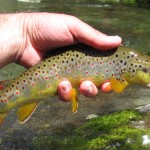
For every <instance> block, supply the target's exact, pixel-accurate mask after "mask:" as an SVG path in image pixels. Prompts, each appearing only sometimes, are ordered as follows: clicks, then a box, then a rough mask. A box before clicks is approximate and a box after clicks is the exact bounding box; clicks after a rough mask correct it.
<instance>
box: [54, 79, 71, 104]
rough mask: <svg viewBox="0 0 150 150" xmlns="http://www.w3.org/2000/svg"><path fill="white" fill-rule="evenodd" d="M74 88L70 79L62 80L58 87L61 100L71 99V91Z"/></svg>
mask: <svg viewBox="0 0 150 150" xmlns="http://www.w3.org/2000/svg"><path fill="white" fill-rule="evenodd" d="M71 90H72V86H71V83H70V82H69V81H62V82H60V83H59V85H58V87H57V92H58V97H59V99H60V100H61V101H65V102H67V101H70V92H71Z"/></svg>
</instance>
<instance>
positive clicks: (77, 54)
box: [76, 54, 86, 57]
mask: <svg viewBox="0 0 150 150" xmlns="http://www.w3.org/2000/svg"><path fill="white" fill-rule="evenodd" d="M85 55H86V54H85ZM76 57H79V55H78V54H76Z"/></svg>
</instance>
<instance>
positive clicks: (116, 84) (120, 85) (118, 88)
mask: <svg viewBox="0 0 150 150" xmlns="http://www.w3.org/2000/svg"><path fill="white" fill-rule="evenodd" d="M110 85H111V88H112V89H113V90H114V91H115V92H117V93H120V92H123V90H124V89H125V88H126V86H127V85H128V83H127V82H125V81H124V82H120V81H119V80H117V79H115V78H111V79H110Z"/></svg>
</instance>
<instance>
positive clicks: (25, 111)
mask: <svg viewBox="0 0 150 150" xmlns="http://www.w3.org/2000/svg"><path fill="white" fill-rule="evenodd" d="M37 105H38V103H31V104H28V105H25V106H22V107H20V108H19V109H18V111H17V116H18V120H19V121H20V122H21V123H25V122H26V121H27V120H28V119H29V118H30V117H31V115H32V114H33V112H34V111H35V109H36V107H37Z"/></svg>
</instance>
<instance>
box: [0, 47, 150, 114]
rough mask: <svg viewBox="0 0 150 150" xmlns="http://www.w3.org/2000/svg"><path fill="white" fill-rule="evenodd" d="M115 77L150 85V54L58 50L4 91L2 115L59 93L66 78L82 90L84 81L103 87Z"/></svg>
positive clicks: (119, 50)
mask: <svg viewBox="0 0 150 150" xmlns="http://www.w3.org/2000/svg"><path fill="white" fill-rule="evenodd" d="M111 78H115V79H117V80H118V81H120V82H121V83H126V82H127V83H131V84H135V83H136V84H141V85H143V86H148V84H150V57H149V56H146V55H143V54H141V53H140V52H137V51H135V50H133V49H130V48H127V47H124V46H119V47H118V48H116V49H113V50H108V51H99V50H95V49H94V48H91V47H89V46H86V45H82V44H78V45H74V46H69V47H64V48H60V49H57V50H55V51H53V52H52V53H51V54H50V56H49V58H47V59H45V60H43V61H42V62H41V63H39V64H38V65H36V66H34V67H31V68H30V69H29V70H28V71H26V72H24V73H23V74H22V75H20V76H19V77H17V78H16V79H14V80H12V81H11V82H10V84H8V85H7V86H6V87H5V88H4V89H3V90H2V91H1V93H0V114H1V113H5V112H9V111H10V110H11V109H12V108H13V107H15V106H19V107H20V106H23V105H26V104H30V103H33V102H39V101H41V100H44V99H45V98H47V97H50V96H55V95H57V86H58V84H59V83H60V82H61V81H62V80H65V79H67V80H69V81H70V82H71V83H72V86H73V87H74V88H76V89H78V88H79V85H80V84H81V82H83V81H84V80H90V81H92V82H93V83H94V84H95V85H96V86H99V85H101V84H102V83H103V82H104V81H106V80H109V79H111Z"/></svg>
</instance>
